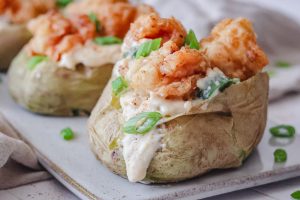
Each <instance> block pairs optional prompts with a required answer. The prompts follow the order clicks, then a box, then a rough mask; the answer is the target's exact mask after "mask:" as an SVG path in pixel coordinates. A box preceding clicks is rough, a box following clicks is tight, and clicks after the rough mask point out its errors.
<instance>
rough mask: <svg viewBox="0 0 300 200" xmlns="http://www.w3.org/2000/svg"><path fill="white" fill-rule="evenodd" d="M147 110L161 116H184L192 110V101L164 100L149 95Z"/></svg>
mask: <svg viewBox="0 0 300 200" xmlns="http://www.w3.org/2000/svg"><path fill="white" fill-rule="evenodd" d="M148 101H149V110H151V111H157V112H159V113H161V114H162V115H163V116H174V115H179V114H185V113H188V112H189V111H190V109H191V108H192V101H181V100H166V99H163V98H161V97H158V96H156V95H154V94H153V93H150V98H149V100H148Z"/></svg>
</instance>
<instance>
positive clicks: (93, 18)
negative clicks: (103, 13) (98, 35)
mask: <svg viewBox="0 0 300 200" xmlns="http://www.w3.org/2000/svg"><path fill="white" fill-rule="evenodd" d="M89 18H90V20H91V22H93V23H94V24H95V27H96V31H97V32H100V31H101V23H100V21H99V19H98V17H97V15H96V14H95V13H90V14H89Z"/></svg>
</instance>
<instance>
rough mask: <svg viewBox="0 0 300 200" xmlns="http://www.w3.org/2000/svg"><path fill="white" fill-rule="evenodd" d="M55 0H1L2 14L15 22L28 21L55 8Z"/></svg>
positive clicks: (0, 10) (0, 11)
mask: <svg viewBox="0 0 300 200" xmlns="http://www.w3.org/2000/svg"><path fill="white" fill-rule="evenodd" d="M55 5H56V1H55V0H47V1H44V0H26V1H25V0H0V14H3V15H5V16H6V17H7V18H8V19H9V20H10V21H11V22H13V23H26V22H28V21H29V20H30V19H32V18H34V17H36V16H38V15H40V14H43V13H46V12H47V11H49V10H51V9H54V8H55Z"/></svg>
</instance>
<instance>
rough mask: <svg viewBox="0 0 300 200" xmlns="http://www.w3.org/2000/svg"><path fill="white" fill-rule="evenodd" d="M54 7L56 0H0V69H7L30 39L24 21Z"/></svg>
mask: <svg viewBox="0 0 300 200" xmlns="http://www.w3.org/2000/svg"><path fill="white" fill-rule="evenodd" d="M55 7H56V0H48V1H40V0H26V1H21V0H0V45H1V49H0V58H1V59H0V70H1V71H5V70H7V68H8V66H9V64H10V62H11V61H12V59H13V58H14V57H15V56H16V55H17V54H18V52H19V51H20V50H21V49H22V47H23V46H24V45H25V44H26V43H27V42H28V41H29V40H30V38H31V34H30V32H29V31H28V30H27V28H26V23H27V22H28V21H29V20H30V19H33V18H34V17H36V16H38V15H40V14H43V13H45V12H47V11H48V10H50V9H54V8H55ZM16 8H17V9H16Z"/></svg>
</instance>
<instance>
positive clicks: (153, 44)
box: [135, 38, 162, 58]
mask: <svg viewBox="0 0 300 200" xmlns="http://www.w3.org/2000/svg"><path fill="white" fill-rule="evenodd" d="M161 41H162V38H157V39H154V40H151V41H147V42H145V43H143V44H142V45H141V46H140V47H139V49H138V50H137V52H136V54H135V58H141V57H147V56H149V55H150V53H151V52H152V51H156V50H158V49H159V48H160V45H161Z"/></svg>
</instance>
